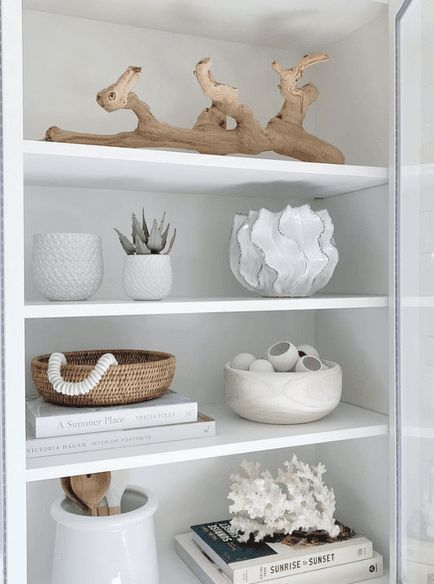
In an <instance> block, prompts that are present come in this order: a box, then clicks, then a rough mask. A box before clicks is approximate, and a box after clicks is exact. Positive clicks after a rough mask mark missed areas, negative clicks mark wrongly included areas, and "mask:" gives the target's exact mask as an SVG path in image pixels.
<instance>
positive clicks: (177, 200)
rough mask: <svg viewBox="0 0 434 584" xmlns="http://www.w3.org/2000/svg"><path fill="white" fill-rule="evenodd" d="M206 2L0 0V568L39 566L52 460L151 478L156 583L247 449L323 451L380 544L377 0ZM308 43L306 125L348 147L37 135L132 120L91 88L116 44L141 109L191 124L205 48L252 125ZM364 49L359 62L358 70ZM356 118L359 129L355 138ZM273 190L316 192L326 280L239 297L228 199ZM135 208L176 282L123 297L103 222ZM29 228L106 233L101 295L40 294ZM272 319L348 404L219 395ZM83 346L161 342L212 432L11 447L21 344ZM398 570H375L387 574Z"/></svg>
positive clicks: (383, 213)
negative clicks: (151, 227)
mask: <svg viewBox="0 0 434 584" xmlns="http://www.w3.org/2000/svg"><path fill="white" fill-rule="evenodd" d="M218 4H219V9H218V10H217V11H216V5H215V3H212V2H211V1H209V2H208V1H207V2H203V1H199V0H186V2H185V3H183V9H182V10H181V11H179V9H178V8H177V7H176V5H175V4H174V3H170V2H168V1H166V0H164V1H161V2H160V0H159V1H158V2H156V1H153V2H152V1H151V0H146V1H145V2H139V1H137V0H126V1H125V2H122V3H120V2H107V3H100V2H98V1H97V0H87V1H84V0H79V1H76V2H74V3H71V2H68V1H66V0H57V1H53V0H25V1H24V5H23V8H24V11H23V17H24V18H23V21H22V20H21V9H20V7H19V5H18V3H16V2H15V1H14V0H2V8H3V14H2V19H3V27H4V30H5V31H6V32H5V36H4V38H3V51H4V57H3V75H4V79H3V83H4V87H5V88H6V89H8V91H10V92H11V94H12V93H13V95H14V99H13V100H12V99H10V98H9V101H8V99H7V96H6V98H5V102H4V115H6V116H8V118H7V119H8V121H7V123H6V126H5V129H4V140H5V145H4V147H5V160H4V163H5V170H4V173H5V184H4V187H5V218H6V223H7V228H6V231H5V254H6V258H7V261H6V268H5V274H6V287H5V306H6V333H5V343H6V375H5V383H6V395H7V401H6V430H5V431H6V437H7V448H6V467H7V470H8V475H7V476H8V478H7V484H6V486H7V489H8V500H7V509H8V517H7V527H8V532H9V535H8V563H7V568H8V572H9V579H8V581H7V584H25V582H26V581H27V582H28V584H42V582H44V584H45V583H46V582H48V580H49V569H50V558H51V549H52V543H53V524H52V522H51V519H50V516H49V505H50V502H51V501H52V499H53V498H54V497H55V496H57V495H58V493H59V486H58V481H57V479H58V478H59V477H62V476H67V475H74V474H82V473H86V472H98V471H102V470H115V469H121V468H129V469H131V471H132V477H133V480H134V482H136V483H141V484H143V485H146V486H148V487H149V488H151V489H153V490H156V491H158V494H159V498H160V509H159V512H158V513H157V516H156V524H157V534H158V544H159V554H160V564H161V578H162V580H161V584H169V583H171V582H175V581H176V582H177V584H178V583H179V584H194V583H196V582H197V581H196V579H195V577H194V576H193V575H192V574H191V572H190V571H189V570H188V569H187V568H185V566H184V565H183V564H182V563H181V562H180V560H179V559H178V558H177V557H176V555H175V552H174V550H173V536H174V535H175V534H176V533H180V532H182V531H183V530H187V529H188V527H189V525H190V524H192V523H195V522H199V521H201V520H204V521H205V520H207V519H219V518H221V516H222V514H224V513H226V512H227V502H226V493H227V488H228V481H229V474H230V472H231V471H233V470H234V469H236V468H237V467H238V466H239V463H240V461H241V460H242V458H244V457H245V456H248V457H249V458H252V459H258V460H261V461H262V462H263V463H264V465H269V466H271V467H275V466H276V465H278V464H281V463H282V461H283V460H285V459H286V458H287V457H288V455H289V454H290V453H291V452H292V451H295V452H297V453H299V454H300V456H302V457H303V458H305V459H306V460H308V461H312V462H313V461H318V460H321V461H323V462H325V464H326V465H327V467H328V469H329V471H328V480H329V481H330V483H331V484H332V485H333V487H334V489H335V491H336V495H337V501H338V512H339V514H340V518H341V519H342V520H344V521H347V522H349V523H351V524H352V525H354V527H355V528H356V529H357V530H358V531H360V532H364V533H366V534H367V536H369V537H370V538H372V539H373V541H374V543H375V547H376V548H377V549H378V551H380V552H381V553H383V554H384V556H385V559H386V564H387V563H388V558H389V549H390V546H391V548H392V549H393V546H394V534H393V532H392V531H391V530H390V529H389V509H388V508H387V506H386V505H385V503H384V502H385V501H386V500H389V499H391V500H392V499H393V497H392V496H391V494H390V493H391V491H390V490H389V489H390V483H389V464H390V454H389V439H390V438H389V413H390V409H389V399H388V394H389V385H388V384H389V379H388V373H389V366H388V328H389V323H388V306H389V289H388V269H389V252H388V237H387V224H388V188H387V183H388V171H387V169H386V168H385V165H386V163H387V159H388V156H387V143H388V136H387V92H386V91H383V89H384V87H383V86H382V83H383V84H387V68H386V66H387V63H388V59H389V57H388V52H387V42H385V40H384V38H385V35H386V26H387V4H386V3H384V2H380V1H373V0H372V1H371V0H354V2H351V3H348V1H347V0H333V2H330V3H324V2H323V1H322V0H294V1H292V2H290V3H288V2H284V1H282V0H267V1H265V0H263V1H262V0H261V1H259V2H254V3H252V2H250V1H247V0H242V1H240V2H239V3H233V2H230V0H222V1H221V2H219V3H218ZM198 22H200V26H199V25H198ZM198 31H199V32H198ZM21 38H22V43H21ZM285 39H286V40H285ZM319 50H327V51H328V52H329V53H330V55H331V57H332V61H331V63H330V64H328V65H322V66H320V67H318V70H317V71H313V70H312V72H311V71H309V74H308V76H307V77H308V79H309V80H311V81H313V82H315V83H316V84H317V85H318V87H319V89H320V94H321V98H320V101H319V102H318V104H317V105H316V106H315V107H314V108H312V112H311V114H310V115H309V117H308V119H307V122H306V123H307V127H308V128H309V129H310V130H311V131H312V132H317V133H318V134H319V135H321V136H322V137H324V138H325V139H328V140H330V142H334V143H336V144H337V145H338V146H339V147H341V148H342V149H343V150H344V151H345V153H346V155H347V159H348V164H346V165H342V166H337V165H328V164H315V163H304V162H299V161H291V160H287V159H283V158H282V157H277V156H273V155H272V154H271V153H270V154H269V155H267V156H266V157H265V156H260V157H244V156H225V157H221V156H211V155H203V154H198V153H193V152H177V151H165V150H152V149H147V150H130V149H122V148H109V147H101V146H85V145H78V144H56V143H48V142H44V141H41V138H42V137H43V135H44V132H45V129H46V128H47V127H48V126H50V125H52V124H56V125H59V126H61V125H63V126H65V127H69V129H72V128H73V127H76V128H77V129H78V130H83V131H96V132H101V133H103V132H108V133H112V132H115V131H119V130H121V129H124V128H127V127H131V125H132V123H134V121H133V122H132V118H131V117H130V114H129V113H128V112H119V115H116V114H111V115H110V116H108V115H107V114H106V113H104V112H102V111H99V110H98V108H97V106H96V104H95V102H94V98H93V96H94V94H95V93H96V91H97V90H98V89H100V87H104V86H106V85H107V84H108V83H110V82H111V81H113V80H114V79H115V78H116V77H117V76H118V75H119V73H120V72H121V71H122V70H123V69H124V68H125V67H126V66H127V65H129V64H133V63H134V64H140V65H142V66H143V70H144V73H143V75H142V77H143V79H142V80H141V81H140V83H139V85H138V87H137V89H136V90H137V93H138V94H140V95H141V96H142V97H143V98H144V99H148V98H149V101H150V102H152V103H151V106H152V109H153V110H156V113H157V115H158V116H159V117H160V118H161V119H167V121H170V122H171V123H176V124H178V125H180V126H182V125H184V126H188V125H191V124H192V123H194V119H195V115H197V114H198V113H199V111H200V110H201V109H203V107H206V105H207V104H206V101H204V100H203V97H202V96H201V94H200V92H199V90H198V89H197V88H196V87H195V85H194V80H192V79H191V78H192V76H191V71H192V68H193V66H194V63H195V61H196V60H199V59H200V58H201V57H203V56H205V55H208V54H212V55H213V57H214V62H215V69H216V72H215V73H216V76H218V78H221V79H222V80H226V81H228V82H231V83H232V82H233V83H235V82H236V80H237V78H238V77H239V80H240V94H241V96H242V98H243V99H244V100H245V101H246V102H248V103H249V105H251V106H252V108H253V109H254V110H255V112H257V113H258V117H259V119H260V120H261V122H264V121H265V119H266V117H267V116H268V117H271V116H272V115H273V114H274V113H275V111H278V109H279V108H280V105H281V99H280V96H279V93H278V90H277V89H276V87H275V85H276V79H275V77H274V76H273V75H274V74H273V72H272V71H271V68H270V67H269V65H270V63H271V61H272V60H273V59H274V58H278V59H279V60H282V61H283V62H285V63H286V64H287V65H290V64H291V63H292V62H293V61H294V62H295V60H297V59H298V57H299V56H300V54H303V53H306V52H308V51H310V52H313V51H319ZM374 56H375V65H372V67H368V68H367V67H365V64H366V62H367V61H369V60H370V59H371V61H372V62H373V61H374ZM21 57H22V62H21ZM83 63H85V66H83ZM21 66H22V71H21ZM187 72H188V75H189V77H187ZM21 73H22V74H21ZM23 79H24V84H23V83H22V81H23ZM381 80H382V81H381ZM362 88H363V91H362ZM344 89H345V91H344ZM195 92H196V93H195ZM344 94H345V95H344ZM362 94H363V95H362ZM22 118H24V130H23V128H22V126H21V119H22ZM367 134H368V135H375V137H376V139H375V141H367V140H366V139H365V136H366V135H367ZM14 161H17V162H16V163H15V164H14ZM288 202H290V203H294V204H303V203H306V202H309V203H310V204H312V205H314V206H320V207H326V208H327V209H329V211H330V213H331V215H332V217H333V220H334V223H335V228H336V240H337V246H338V248H339V250H340V263H339V266H338V268H337V270H336V274H335V277H334V278H333V280H332V282H331V283H330V285H329V286H328V287H327V288H326V289H325V290H324V291H323V293H321V294H318V295H316V296H314V297H312V298H292V299H286V298H260V297H257V296H255V295H252V294H248V293H247V292H246V291H245V290H244V289H242V288H241V287H240V286H239V285H238V284H237V282H236V281H235V279H234V278H233V277H232V275H231V273H230V270H229V267H228V239H229V235H230V229H231V224H232V218H233V215H234V213H236V212H239V211H241V212H247V211H248V210H249V209H255V208H259V207H261V206H264V207H267V208H270V209H272V210H277V209H279V208H282V207H283V205H284V204H287V203H288ZM142 205H144V206H145V209H146V212H147V214H149V216H151V215H152V216H153V215H154V214H155V215H158V214H160V213H161V212H162V211H163V210H164V209H167V211H168V215H169V219H170V220H171V221H172V222H173V223H174V224H175V225H176V226H177V228H178V239H177V242H176V246H175V248H174V250H173V254H172V259H173V266H174V275H175V280H174V281H175V284H174V292H173V296H171V297H169V298H167V299H165V300H163V301H160V302H149V303H142V302H134V301H129V300H127V299H125V298H124V296H123V292H122V289H121V284H120V282H121V276H120V273H121V267H122V260H123V257H122V252H121V250H120V247H119V245H118V242H117V241H116V238H115V236H114V234H113V230H112V227H113V226H117V227H119V228H122V230H127V229H128V221H129V215H130V212H131V210H133V209H140V207H141V206H142ZM23 218H24V219H23ZM40 231H41V232H43V231H85V232H89V231H90V232H95V233H100V234H101V236H102V238H103V245H104V257H105V280H104V284H103V287H102V289H101V291H100V293H99V295H97V296H96V297H95V298H92V299H90V300H89V301H87V302H56V303H54V302H48V301H46V300H44V299H43V298H42V297H40V296H39V295H38V293H37V291H36V290H35V289H34V287H33V284H32V281H31V277H30V261H31V241H32V236H33V234H34V233H37V232H40ZM288 337H290V338H291V339H293V340H294V341H295V342H298V343H302V342H308V343H310V344H314V345H316V346H317V347H318V348H319V350H320V351H321V353H322V354H323V355H324V357H325V358H329V359H333V360H334V361H337V362H339V363H340V364H341V365H342V367H343V371H344V389H343V402H342V403H341V405H340V406H339V407H338V409H337V410H336V411H335V412H334V413H333V414H332V415H330V416H329V417H327V418H325V419H324V420H321V421H319V422H316V423H311V424H305V425H295V426H267V425H262V424H255V423H252V422H248V421H246V420H242V419H241V418H239V417H237V416H236V415H235V414H234V413H232V412H231V411H229V409H228V408H227V407H226V406H225V405H224V398H223V366H224V363H225V362H226V361H228V360H229V359H230V358H231V356H233V355H234V354H235V353H237V352H240V351H243V350H250V351H252V352H256V353H258V354H259V353H260V352H261V351H263V350H264V349H265V348H266V347H267V346H268V344H270V343H271V342H273V341H274V340H278V339H279V338H288ZM98 346H99V347H106V346H111V347H115V346H119V347H137V348H155V349H157V348H158V349H162V350H168V351H170V352H172V353H174V354H175V355H176V357H177V372H176V377H175V384H176V388H177V389H179V391H182V392H183V393H188V394H189V395H191V396H192V397H194V398H196V399H197V400H198V401H199V403H200V409H201V410H203V411H204V412H205V413H206V414H207V415H210V416H212V417H214V418H215V419H216V421H217V435H216V436H215V437H212V438H207V439H205V438H201V439H199V440H187V441H182V442H171V443H165V444H156V445H149V446H146V447H143V448H138V447H128V448H120V449H114V450H105V451H100V452H92V453H82V454H78V453H77V454H67V455H62V456H60V455H57V456H47V457H42V458H35V459H29V460H28V461H27V462H26V459H25V438H24V436H25V408H24V405H25V404H24V401H25V393H26V391H27V392H32V391H33V386H32V383H31V378H30V373H29V363H30V360H31V358H32V357H34V356H35V355H37V354H41V353H46V352H50V351H53V350H70V349H74V348H86V347H88V348H91V347H93V348H95V347H98ZM207 404H208V405H207ZM210 404H211V405H210ZM353 475H354V476H355V477H357V480H354V481H352V480H351V476H353ZM392 490H393V489H392ZM208 495H209V496H208ZM26 530H27V534H28V539H27V541H28V545H27V546H26V536H25V533H26ZM36 530H37V532H38V537H37V538H35V536H34V533H35V531H36ZM26 563H27V568H26ZM26 570H27V580H26ZM393 572H394V570H393V569H392V571H391V576H390V577H389V575H388V574H387V575H386V576H385V577H384V578H383V579H380V580H379V581H378V582H379V584H380V583H381V584H393ZM59 584H60V583H59Z"/></svg>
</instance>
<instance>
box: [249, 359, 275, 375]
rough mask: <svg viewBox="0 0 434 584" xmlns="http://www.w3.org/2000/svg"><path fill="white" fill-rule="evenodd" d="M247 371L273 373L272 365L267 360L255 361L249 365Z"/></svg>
mask: <svg viewBox="0 0 434 584" xmlns="http://www.w3.org/2000/svg"><path fill="white" fill-rule="evenodd" d="M249 371H270V372H272V371H274V367H273V365H272V364H271V363H270V361H267V359H255V361H253V362H252V363H250V366H249Z"/></svg>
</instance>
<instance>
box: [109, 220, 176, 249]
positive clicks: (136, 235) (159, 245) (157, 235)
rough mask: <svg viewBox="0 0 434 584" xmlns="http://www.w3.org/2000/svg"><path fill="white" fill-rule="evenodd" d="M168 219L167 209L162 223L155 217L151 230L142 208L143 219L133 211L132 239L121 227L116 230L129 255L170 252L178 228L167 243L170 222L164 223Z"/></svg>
mask: <svg viewBox="0 0 434 584" xmlns="http://www.w3.org/2000/svg"><path fill="white" fill-rule="evenodd" d="M165 221H166V211H164V213H163V217H162V219H161V221H160V223H159V224H158V223H157V220H156V219H154V221H153V222H152V227H151V230H150V231H149V229H148V226H147V224H146V219H145V211H144V209H142V220H141V221H139V220H138V219H137V217H136V215H135V213H133V216H132V233H131V235H132V241H130V240H129V239H128V237H127V236H126V235H124V234H123V233H121V232H120V231H119V229H116V227H115V231H116V233H117V234H118V236H119V241H120V242H121V245H122V247H123V248H124V251H125V252H126V254H127V255H145V254H164V255H167V254H168V253H170V251H171V250H172V247H173V243H174V241H175V237H176V229H174V230H173V234H172V238H171V239H170V242H169V244H167V240H168V235H169V229H170V223H168V224H167V225H166V226H165V225H164V223H165Z"/></svg>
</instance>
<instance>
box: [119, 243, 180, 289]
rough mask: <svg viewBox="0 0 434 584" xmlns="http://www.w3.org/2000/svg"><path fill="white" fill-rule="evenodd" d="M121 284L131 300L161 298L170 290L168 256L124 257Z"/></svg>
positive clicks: (170, 270)
mask: <svg viewBox="0 0 434 584" xmlns="http://www.w3.org/2000/svg"><path fill="white" fill-rule="evenodd" d="M123 286H124V290H125V292H126V294H127V295H128V296H129V297H130V298H132V299H133V300H161V299H162V298H165V297H166V296H169V294H170V292H171V290H172V264H171V261H170V256H168V255H159V254H149V255H128V256H126V257H125V263H124V275H123Z"/></svg>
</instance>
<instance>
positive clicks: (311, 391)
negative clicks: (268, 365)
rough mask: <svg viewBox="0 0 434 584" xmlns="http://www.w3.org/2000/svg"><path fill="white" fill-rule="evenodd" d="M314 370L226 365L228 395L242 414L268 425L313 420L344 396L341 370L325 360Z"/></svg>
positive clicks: (325, 414) (329, 409)
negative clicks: (244, 368)
mask: <svg viewBox="0 0 434 584" xmlns="http://www.w3.org/2000/svg"><path fill="white" fill-rule="evenodd" d="M324 364H325V365H326V366H327V369H323V370H321V371H315V372H311V371H309V372H301V373H294V372H290V373H276V372H259V371H241V370H238V369H233V368H232V367H231V365H230V364H229V363H228V364H227V365H226V367H225V398H226V401H227V403H228V404H229V406H230V407H231V408H232V409H233V410H234V411H235V412H236V413H237V414H238V415H240V416H241V417H243V418H246V419H247V420H252V421H254V422H263V423H266V424H301V423H305V422H314V421H315V420H320V419H321V418H324V416H327V414H330V413H331V412H332V411H333V410H334V409H335V408H336V407H337V405H338V404H339V402H340V400H341V396H342V369H341V367H340V366H339V365H338V364H337V363H333V362H331V361H324Z"/></svg>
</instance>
